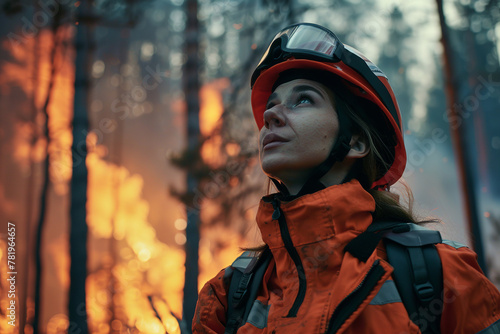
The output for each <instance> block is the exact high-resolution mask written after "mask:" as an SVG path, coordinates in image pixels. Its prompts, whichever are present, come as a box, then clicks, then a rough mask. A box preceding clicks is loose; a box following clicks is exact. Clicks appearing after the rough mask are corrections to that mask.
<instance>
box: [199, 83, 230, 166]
mask: <svg viewBox="0 0 500 334" xmlns="http://www.w3.org/2000/svg"><path fill="white" fill-rule="evenodd" d="M227 87H229V79H227V78H221V79H218V80H215V81H213V82H211V83H208V84H205V85H204V86H203V87H202V88H201V90H200V100H201V107H200V132H201V134H202V135H203V136H205V137H209V136H210V135H211V134H212V133H213V131H214V130H215V128H216V126H217V122H218V121H219V120H220V118H221V116H222V113H223V112H224V104H223V101H222V91H223V90H224V89H226V88H227ZM221 146H222V138H221V136H220V135H218V134H217V135H212V136H211V137H209V139H207V140H206V141H205V142H204V143H203V146H202V148H201V156H202V158H203V160H204V161H205V163H207V164H208V165H209V166H216V165H217V164H218V163H220V161H221V153H220V149H221Z"/></svg>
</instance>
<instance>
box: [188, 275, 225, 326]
mask: <svg viewBox="0 0 500 334" xmlns="http://www.w3.org/2000/svg"><path fill="white" fill-rule="evenodd" d="M227 269H228V268H224V269H222V270H221V271H220V272H219V273H218V274H217V275H216V276H215V277H213V278H212V279H210V280H209V281H208V282H206V283H205V285H204V286H203V288H202V289H201V290H200V293H199V294H198V302H197V304H196V311H195V314H194V317H193V324H192V329H193V333H210V334H215V333H221V334H222V333H224V331H225V327H226V312H227V285H228V282H227V279H225V276H226V271H227Z"/></svg>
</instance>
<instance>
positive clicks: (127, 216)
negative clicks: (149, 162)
mask: <svg viewBox="0 0 500 334" xmlns="http://www.w3.org/2000/svg"><path fill="white" fill-rule="evenodd" d="M73 33H74V31H73V28H72V27H61V28H60V30H59V32H58V37H60V38H61V39H62V41H63V42H62V43H60V44H59V47H58V48H57V50H56V76H55V78H54V85H53V89H52V91H51V92H50V93H51V95H50V99H51V100H50V104H49V106H48V110H47V111H48V114H49V124H48V127H49V131H50V144H49V147H48V152H49V154H50V166H51V167H50V177H51V181H52V184H53V185H54V189H55V191H56V193H57V194H58V195H68V190H69V188H68V187H69V180H70V178H71V169H72V158H71V144H72V140H73V138H72V134H71V121H72V117H73V95H74V91H73V81H74V64H73V60H74V58H73V54H72V53H73V51H72V50H70V49H66V48H67V45H71V38H72V35H73ZM53 37H54V36H53V35H52V32H50V31H49V30H41V31H40V34H39V37H38V38H40V40H39V42H38V47H39V51H38V52H37V53H33V52H32V50H33V45H34V44H33V43H34V41H33V39H26V43H25V44H23V45H21V46H16V47H11V45H10V43H9V42H5V41H4V42H3V46H4V49H6V50H12V56H13V58H14V60H15V61H13V62H11V63H7V64H3V65H2V66H0V70H1V71H2V74H3V75H2V76H0V92H1V93H2V94H8V93H9V89H11V87H12V85H13V84H14V85H17V86H18V87H21V88H22V89H23V91H24V93H25V95H26V97H27V99H26V102H22V103H28V101H29V99H28V98H29V97H30V96H31V94H32V92H33V89H34V87H33V81H32V80H29V79H28V80H27V76H26V68H29V66H30V65H29V62H30V61H32V60H33V58H32V57H33V56H34V55H35V54H36V55H38V59H39V61H38V65H37V66H38V67H39V70H38V78H37V86H36V90H37V91H36V97H37V99H36V101H34V102H35V105H36V108H37V109H38V111H40V110H41V108H42V107H43V104H44V101H45V98H46V97H47V93H48V86H49V79H50V75H51V69H52V64H51V63H50V59H49V58H50V53H51V52H50V51H51V50H52V49H53V48H54V44H53ZM5 43H9V44H8V46H6V45H5ZM228 86H229V80H228V79H220V80H217V81H215V82H212V83H210V84H207V85H205V86H203V88H202V91H201V105H202V108H201V110H200V120H201V128H200V131H201V132H202V134H203V135H205V136H208V135H209V134H211V133H212V132H213V130H214V129H215V127H216V126H217V122H218V120H219V119H220V117H221V115H222V112H223V104H222V95H221V91H222V90H223V89H225V88H227V87H228ZM183 106H184V105H183V104H182V103H181V102H179V101H177V103H175V104H174V105H173V109H174V112H175V113H176V117H177V116H180V111H181V110H184V107H183ZM23 110H29V106H28V107H26V108H24V109H23ZM179 120H180V117H177V118H176V121H179ZM43 122H45V120H44V117H43V116H42V115H41V113H40V112H38V114H37V115H36V117H35V124H32V123H30V122H29V121H22V120H16V121H15V122H13V123H14V124H15V132H14V139H13V142H14V145H13V157H14V159H15V161H16V162H17V163H18V164H19V165H20V166H21V167H22V168H27V167H28V166H29V165H30V164H31V162H40V161H42V160H43V158H45V155H46V152H45V151H46V149H45V146H46V138H43V136H41V135H40V130H41V125H42V124H43ZM33 138H35V144H34V146H33ZM87 144H88V146H89V147H90V149H89V154H88V156H87V160H86V164H87V166H88V170H89V175H88V202H87V212H88V214H87V222H88V225H89V248H88V249H89V261H90V263H89V275H88V278H87V310H88V317H89V329H90V331H91V332H93V333H108V332H109V331H110V330H111V329H113V330H116V331H124V332H126V331H131V332H137V331H140V332H144V333H165V331H167V332H169V333H180V329H179V325H178V323H177V319H176V318H179V317H180V314H182V293H183V291H182V289H183V285H184V261H185V254H184V251H183V250H182V249H179V248H174V247H170V246H169V245H167V244H165V243H163V242H161V241H160V240H159V239H158V237H157V235H156V231H155V229H154V227H153V226H152V225H151V223H150V222H149V221H148V214H149V204H148V203H147V202H146V201H145V200H144V199H143V198H142V188H143V179H142V177H141V176H139V175H134V174H131V173H130V172H129V171H128V170H127V169H126V168H124V167H122V166H117V165H115V164H111V163H109V162H106V161H104V160H103V157H104V156H105V155H106V154H107V152H106V148H105V147H104V146H101V145H98V143H97V138H96V136H95V135H94V134H89V135H88V137H87ZM221 149H222V139H221V137H220V136H213V137H212V139H211V140H210V141H208V142H207V143H205V145H204V146H203V150H202V156H203V157H204V158H206V159H207V160H208V161H212V162H213V163H216V162H220V156H221V153H220V152H221ZM224 149H225V150H226V153H227V154H229V155H234V154H237V152H238V150H239V147H237V146H235V145H229V146H228V145H226V146H225V147H224ZM4 194H5V191H4V190H3V188H1V187H0V200H1V199H2V198H3V197H5V196H4ZM1 205H2V208H5V207H7V209H8V205H9V203H8V202H7V201H2V204H1ZM65 209H66V208H65ZM6 211H7V210H6ZM171 224H172V226H173V224H174V221H172V222H171ZM173 229H174V228H173ZM205 232H206V233H205ZM205 232H204V237H203V239H202V240H201V245H200V277H199V282H200V287H201V285H202V284H203V283H204V282H205V281H206V280H208V279H210V278H212V277H213V276H215V275H216V274H217V272H218V271H219V270H220V269H221V268H223V267H225V266H227V265H229V264H230V263H231V262H232V261H233V260H234V258H235V256H236V254H237V253H238V252H239V249H238V245H239V244H240V240H239V237H238V236H237V233H235V232H232V231H227V229H225V228H223V227H217V228H213V229H210V231H205ZM220 235H224V236H229V240H228V241H227V242H226V243H223V244H216V243H215V242H212V241H209V240H216V239H215V237H216V236H217V237H219V236H220ZM219 239H220V238H219ZM46 247H47V248H46V250H47V251H48V253H49V254H50V255H51V256H50V259H51V261H53V262H54V267H55V268H56V269H55V270H54V271H52V272H51V273H50V275H55V277H56V279H57V281H58V283H59V286H61V288H62V289H64V290H67V289H68V287H69V279H70V278H69V265H70V259H69V254H68V244H67V235H64V234H63V235H62V236H61V237H60V238H58V239H56V240H53V239H51V240H50V243H49V244H48V245H47V246H46ZM4 249H5V242H4V241H2V240H0V269H1V272H0V278H2V280H3V278H4V276H3V275H4V274H2V273H6V272H7V270H6V269H5V267H4V265H5V261H4V259H5V254H6V253H5V251H4ZM148 296H154V298H153V306H154V307H155V309H156V310H157V312H158V314H159V315H160V317H161V321H160V320H159V319H158V318H157V317H156V315H155V312H154V311H153V307H152V305H151V303H150V302H149V299H148ZM47 298H50V297H47ZM5 302H6V297H5V296H0V306H1V307H2V309H3V310H4V309H5V306H6V304H5ZM50 311H51V310H49V312H50ZM44 312H45V311H44ZM32 313H33V305H32V301H29V303H28V317H32V315H33V314H32ZM68 329H69V320H68V317H67V315H65V314H55V315H52V316H51V317H50V319H49V321H48V323H47V327H46V332H47V333H59V332H64V331H67V330H68ZM9 331H10V332H13V329H12V326H9V325H7V323H6V318H5V317H3V316H2V317H0V332H2V333H10V332H9ZM28 331H29V330H28ZM31 331H32V329H31Z"/></svg>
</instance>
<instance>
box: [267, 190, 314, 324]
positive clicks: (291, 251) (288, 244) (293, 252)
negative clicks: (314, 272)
mask: <svg viewBox="0 0 500 334" xmlns="http://www.w3.org/2000/svg"><path fill="white" fill-rule="evenodd" d="M272 204H273V208H274V212H273V216H272V218H273V219H275V220H278V223H279V227H280V232H281V238H282V239H283V243H284V245H285V249H286V250H287V252H288V255H290V257H291V258H292V260H293V263H295V267H296V268H297V274H298V276H299V291H298V292H297V297H296V298H295V301H294V302H293V305H292V307H291V308H290V310H289V311H288V314H287V317H288V318H290V317H296V316H297V312H298V311H299V308H300V305H302V302H303V301H304V298H305V296H306V273H305V271H304V266H303V265H302V260H301V259H300V256H299V253H298V252H297V249H296V248H295V246H294V245H293V242H292V237H291V236H290V231H289V230H288V226H287V224H286V219H285V216H284V215H283V212H282V211H281V208H280V204H279V200H278V199H273V201H272Z"/></svg>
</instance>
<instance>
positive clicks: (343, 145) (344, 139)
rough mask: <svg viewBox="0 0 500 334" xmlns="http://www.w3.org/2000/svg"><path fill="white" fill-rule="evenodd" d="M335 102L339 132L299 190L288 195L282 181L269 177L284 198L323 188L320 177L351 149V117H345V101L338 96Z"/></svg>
mask: <svg viewBox="0 0 500 334" xmlns="http://www.w3.org/2000/svg"><path fill="white" fill-rule="evenodd" d="M335 102H336V105H335V107H336V111H337V117H338V127H339V134H338V136H337V140H336V141H335V144H334V145H333V147H332V149H331V151H330V154H329V155H328V157H327V158H326V160H325V161H323V162H322V163H321V164H319V165H318V166H317V167H316V168H315V169H314V170H313V171H312V173H311V176H310V177H309V179H307V181H306V183H304V185H303V186H302V188H301V189H300V191H299V192H298V193H297V194H296V195H290V192H289V191H288V189H287V188H286V186H285V185H284V184H283V183H281V182H280V181H278V180H276V179H274V178H272V177H270V179H271V181H273V183H274V185H275V186H276V188H277V189H278V191H279V192H280V194H281V196H282V197H283V199H284V200H287V201H291V200H293V199H295V198H298V197H300V196H303V195H306V194H312V193H314V192H316V191H318V190H321V189H325V188H326V187H325V185H324V184H322V183H321V182H320V179H321V178H322V177H323V176H324V175H325V174H326V173H328V171H329V170H330V169H331V168H332V167H333V165H334V164H335V163H336V162H337V161H338V162H340V161H343V160H344V158H345V157H346V155H347V153H349V151H350V149H351V145H350V142H351V138H352V134H351V127H352V122H351V119H350V118H349V117H347V113H346V109H347V105H346V103H345V102H344V101H343V100H342V99H339V98H337V99H336V100H335ZM349 175H350V173H349V174H348V176H349ZM351 178H352V177H351ZM347 181H349V180H347V177H346V179H344V181H343V182H347Z"/></svg>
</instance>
